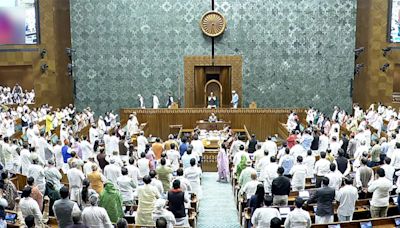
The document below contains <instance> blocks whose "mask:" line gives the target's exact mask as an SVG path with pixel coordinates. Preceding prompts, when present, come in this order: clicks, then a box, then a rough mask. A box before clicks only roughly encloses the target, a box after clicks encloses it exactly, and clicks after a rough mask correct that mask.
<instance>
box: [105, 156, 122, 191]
mask: <svg viewBox="0 0 400 228" xmlns="http://www.w3.org/2000/svg"><path fill="white" fill-rule="evenodd" d="M104 176H105V177H106V178H107V180H109V181H111V182H112V183H113V184H115V185H117V179H118V177H120V176H122V172H121V166H119V165H117V164H116V163H115V158H114V157H111V158H110V164H109V165H106V167H104Z"/></svg>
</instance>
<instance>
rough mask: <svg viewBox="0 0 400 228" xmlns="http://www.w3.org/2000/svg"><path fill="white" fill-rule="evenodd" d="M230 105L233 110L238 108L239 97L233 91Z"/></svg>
mask: <svg viewBox="0 0 400 228" xmlns="http://www.w3.org/2000/svg"><path fill="white" fill-rule="evenodd" d="M231 104H232V106H233V108H235V109H236V108H238V105H239V95H238V94H237V93H236V91H235V90H232V100H231Z"/></svg>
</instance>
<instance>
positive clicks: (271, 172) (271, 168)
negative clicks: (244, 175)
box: [263, 162, 279, 193]
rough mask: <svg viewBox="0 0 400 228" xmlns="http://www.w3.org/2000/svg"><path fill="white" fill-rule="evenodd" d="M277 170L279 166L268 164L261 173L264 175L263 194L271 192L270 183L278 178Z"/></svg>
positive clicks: (274, 163)
mask: <svg viewBox="0 0 400 228" xmlns="http://www.w3.org/2000/svg"><path fill="white" fill-rule="evenodd" d="M278 168H279V165H278V164H277V163H276V162H273V163H270V164H269V165H268V166H267V167H265V169H264V171H263V173H264V174H265V178H264V188H265V192H267V193H270V192H271V185H272V181H273V180H274V179H275V178H276V177H278Z"/></svg>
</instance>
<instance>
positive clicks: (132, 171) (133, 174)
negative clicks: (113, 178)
mask: <svg viewBox="0 0 400 228" xmlns="http://www.w3.org/2000/svg"><path fill="white" fill-rule="evenodd" d="M126 169H127V170H128V176H129V177H130V178H132V180H133V182H134V183H135V185H136V186H138V179H139V176H140V173H139V168H138V167H136V166H135V165H127V166H126Z"/></svg>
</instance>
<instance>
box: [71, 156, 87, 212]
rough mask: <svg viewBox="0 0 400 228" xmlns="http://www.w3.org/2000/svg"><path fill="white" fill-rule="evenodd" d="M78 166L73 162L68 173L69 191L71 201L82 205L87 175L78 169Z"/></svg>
mask: <svg viewBox="0 0 400 228" xmlns="http://www.w3.org/2000/svg"><path fill="white" fill-rule="evenodd" d="M77 167H78V165H77V164H76V163H75V162H72V164H71V169H69V170H68V172H67V177H68V182H69V189H70V192H71V200H72V201H75V202H77V203H78V205H80V204H81V202H80V200H81V198H82V197H81V195H80V194H81V191H82V181H83V180H84V179H85V175H83V172H82V171H81V170H80V169H78V168H77Z"/></svg>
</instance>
